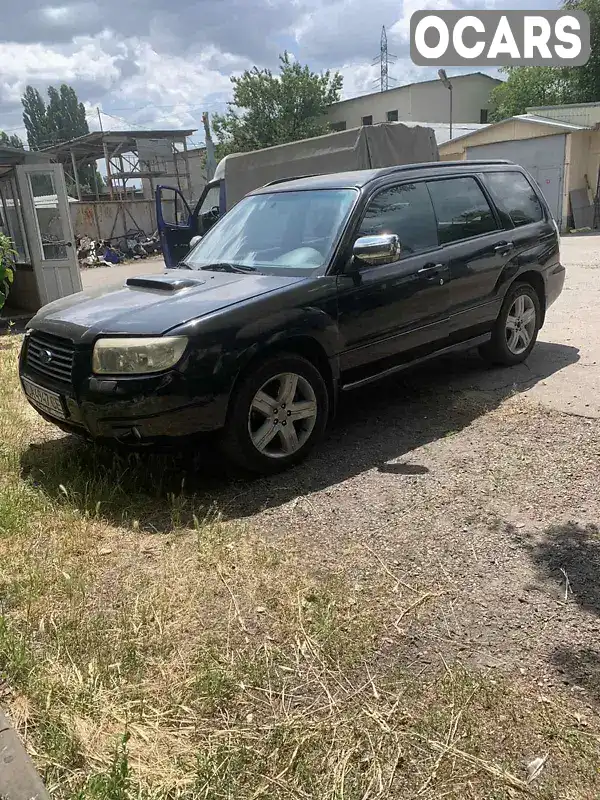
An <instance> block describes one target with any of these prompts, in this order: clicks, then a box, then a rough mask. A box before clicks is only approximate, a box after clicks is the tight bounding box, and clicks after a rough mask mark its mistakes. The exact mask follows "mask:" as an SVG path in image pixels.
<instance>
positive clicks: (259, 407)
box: [248, 372, 318, 458]
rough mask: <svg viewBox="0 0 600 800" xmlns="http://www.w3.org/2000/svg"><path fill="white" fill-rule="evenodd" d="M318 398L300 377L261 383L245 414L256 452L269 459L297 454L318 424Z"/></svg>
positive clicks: (283, 375)
mask: <svg viewBox="0 0 600 800" xmlns="http://www.w3.org/2000/svg"><path fill="white" fill-rule="evenodd" d="M317 414H318V407H317V398H316V395H315V392H314V389H313V387H312V386H311V385H310V383H309V381H307V380H306V378H304V377H302V375H297V374H296V373H293V372H284V373H281V374H279V375H275V376H274V377H272V378H269V380H268V381H267V382H266V383H264V384H263V385H262V386H261V388H260V389H259V390H258V392H256V394H255V395H254V399H253V400H252V403H251V405H250V411H249V413H248V433H249V435H250V439H251V441H252V443H253V445H254V447H256V449H257V450H258V451H259V452H260V453H262V454H263V455H265V456H268V457H269V458H285V457H286V456H291V455H292V454H294V453H296V452H298V450H300V448H301V447H302V446H303V445H304V444H305V443H306V441H307V440H308V438H309V437H310V435H311V433H312V431H313V428H314V427H315V423H316V421H317Z"/></svg>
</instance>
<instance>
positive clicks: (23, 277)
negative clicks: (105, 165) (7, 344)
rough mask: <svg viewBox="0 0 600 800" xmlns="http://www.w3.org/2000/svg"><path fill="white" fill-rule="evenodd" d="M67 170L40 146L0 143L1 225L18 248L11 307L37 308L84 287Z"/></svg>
mask: <svg viewBox="0 0 600 800" xmlns="http://www.w3.org/2000/svg"><path fill="white" fill-rule="evenodd" d="M69 202H74V200H73V198H69V197H68V196H67V190H66V186H65V176H64V172H63V168H62V166H61V165H60V164H53V163H51V160H50V157H49V156H48V155H44V154H43V153H39V152H31V151H28V150H20V149H15V148H12V147H0V231H1V232H2V233H5V234H7V235H8V236H10V238H11V239H12V241H13V243H14V248H15V250H16V252H17V255H16V258H15V263H16V271H15V281H14V284H13V286H12V288H11V292H10V295H9V297H8V309H6V310H5V311H4V314H5V315H6V313H7V312H8V313H9V314H13V313H14V312H15V311H16V312H29V313H32V312H36V311H37V310H38V309H39V308H40V307H41V306H42V305H45V304H46V303H49V302H51V301H52V300H57V299H59V298H61V297H64V296H66V295H69V294H72V293H74V292H78V291H81V288H82V286H81V277H80V274H79V265H78V263H77V257H76V248H75V240H74V236H73V228H72V225H71V216H70V213H69Z"/></svg>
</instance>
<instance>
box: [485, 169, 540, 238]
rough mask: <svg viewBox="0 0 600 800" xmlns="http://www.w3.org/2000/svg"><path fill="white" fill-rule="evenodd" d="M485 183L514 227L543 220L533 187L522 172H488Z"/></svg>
mask: <svg viewBox="0 0 600 800" xmlns="http://www.w3.org/2000/svg"><path fill="white" fill-rule="evenodd" d="M485 182H486V184H487V185H488V186H489V188H490V192H491V193H492V195H493V196H494V198H495V199H496V200H497V201H498V203H499V204H500V205H501V206H502V207H503V208H504V209H505V211H506V212H507V214H508V215H509V216H510V218H511V220H512V223H513V225H514V226H515V227H519V226H520V225H529V224H530V223H532V222H540V220H542V219H543V218H544V212H543V210H542V205H541V203H540V201H539V199H538V197H537V195H536V193H535V191H534V190H533V186H532V185H531V184H530V183H529V181H528V180H527V178H526V177H525V176H524V175H523V173H522V172H489V173H488V174H487V175H486V176H485Z"/></svg>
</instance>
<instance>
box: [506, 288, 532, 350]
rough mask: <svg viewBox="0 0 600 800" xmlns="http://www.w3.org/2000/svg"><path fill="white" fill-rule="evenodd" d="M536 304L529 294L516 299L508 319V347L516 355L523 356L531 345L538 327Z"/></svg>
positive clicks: (518, 296) (520, 295)
mask: <svg viewBox="0 0 600 800" xmlns="http://www.w3.org/2000/svg"><path fill="white" fill-rule="evenodd" d="M536 322H537V320H536V311H535V304H534V302H533V300H532V299H531V297H529V295H528V294H519V295H517V297H515V299H514V302H513V304H512V306H511V307H510V310H509V312H508V317H507V318H506V326H505V330H506V346H507V347H508V349H509V350H510V352H511V353H512V354H513V355H515V356H518V355H521V353H524V352H525V350H527V348H528V347H529V345H530V344H531V341H532V339H533V337H534V336H535V326H536Z"/></svg>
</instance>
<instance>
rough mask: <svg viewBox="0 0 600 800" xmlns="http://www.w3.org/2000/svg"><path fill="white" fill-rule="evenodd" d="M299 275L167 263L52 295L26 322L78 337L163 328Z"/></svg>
mask: <svg viewBox="0 0 600 800" xmlns="http://www.w3.org/2000/svg"><path fill="white" fill-rule="evenodd" d="M300 280H302V278H298V277H293V276H292V277H288V276H279V275H257V274H240V273H231V272H210V271H204V270H203V271H192V270H175V269H170V270H168V271H166V272H164V273H160V274H156V275H140V276H136V277H135V278H128V279H127V280H126V281H125V283H124V284H122V285H117V286H114V285H113V286H107V287H103V288H100V289H96V290H93V291H86V292H77V293H76V294H72V295H69V296H68V297H63V298H62V299H60V300H55V301H54V302H52V303H49V304H48V305H46V306H44V307H43V308H41V309H40V310H39V311H38V313H37V314H36V315H35V316H34V317H33V319H32V320H31V321H30V322H29V325H28V327H30V328H39V329H42V330H45V331H48V332H49V333H54V334H56V335H57V336H67V337H68V338H74V339H84V340H87V339H88V338H94V337H95V336H97V335H98V334H107V333H108V334H131V335H143V334H147V335H148V334H149V335H152V334H156V335H160V334H163V333H166V332H167V331H169V330H171V329H172V328H175V327H177V326H178V325H182V324H183V323H185V322H189V321H190V320H194V319H199V318H201V317H204V316H206V315H207V314H211V313H213V312H215V311H219V310H221V309H223V308H226V307H227V306H231V305H234V304H236V303H240V302H243V301H244V300H249V299H251V298H254V297H259V296H260V295H263V294H266V293H267V292H273V291H276V290H277V289H282V288H284V287H285V286H289V285H290V284H292V283H296V282H298V281H300Z"/></svg>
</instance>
